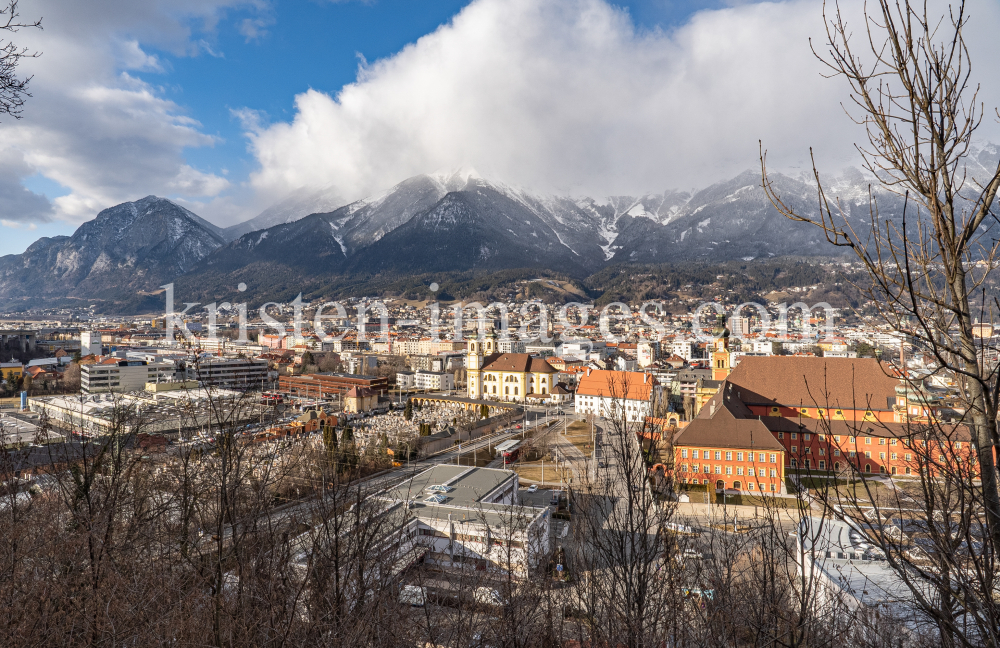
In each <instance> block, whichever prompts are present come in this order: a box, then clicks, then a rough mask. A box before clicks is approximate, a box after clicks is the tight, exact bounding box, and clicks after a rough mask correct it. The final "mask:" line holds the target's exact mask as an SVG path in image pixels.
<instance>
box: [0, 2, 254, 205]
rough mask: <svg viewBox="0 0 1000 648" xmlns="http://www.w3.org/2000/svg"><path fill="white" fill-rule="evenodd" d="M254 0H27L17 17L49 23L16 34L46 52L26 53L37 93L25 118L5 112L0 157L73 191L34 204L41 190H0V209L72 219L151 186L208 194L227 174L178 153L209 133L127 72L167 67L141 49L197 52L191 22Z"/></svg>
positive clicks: (203, 142)
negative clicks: (37, 55)
mask: <svg viewBox="0 0 1000 648" xmlns="http://www.w3.org/2000/svg"><path fill="white" fill-rule="evenodd" d="M250 3H251V2H250V1H249V0H170V1H169V2H168V1H166V0H102V2H101V3H90V2H79V0H23V1H22V2H21V3H20V10H21V15H22V17H24V18H35V17H39V16H41V17H43V27H44V30H41V31H38V30H30V29H25V30H21V31H20V32H19V33H18V34H15V35H14V37H13V40H14V41H15V42H16V43H17V44H19V45H23V46H25V47H28V48H30V49H31V50H36V51H39V52H42V56H41V57H40V58H37V59H30V60H25V61H24V62H23V63H22V68H21V70H20V72H21V73H23V74H33V75H34V78H33V80H32V81H31V86H30V89H31V91H32V94H33V98H32V99H30V100H29V102H28V104H27V106H26V109H25V111H24V117H23V119H21V120H20V121H15V120H13V119H10V118H7V117H4V118H2V119H0V159H9V160H15V159H16V160H17V161H18V163H19V165H20V166H19V167H18V168H19V169H20V176H19V179H20V178H23V177H24V176H27V175H31V174H33V173H39V174H42V175H44V176H45V177H47V178H49V179H50V180H54V181H56V182H58V183H59V184H61V185H63V186H65V187H67V188H68V189H69V192H70V193H69V194H68V195H65V196H62V197H60V198H57V199H56V200H55V201H53V202H54V204H53V205H51V206H48V207H47V208H46V206H44V205H43V206H42V207H41V208H39V204H40V201H42V202H44V201H45V199H44V198H43V197H41V196H38V195H36V194H31V193H30V192H25V191H24V190H21V191H20V192H18V191H13V190H6V191H5V190H2V189H0V218H3V219H5V220H8V221H24V220H31V219H37V218H38V217H39V215H40V214H44V216H45V217H48V218H50V217H55V218H57V219H61V220H67V221H70V222H79V221H82V220H87V219H89V218H92V217H93V216H94V214H96V212H97V211H99V210H101V209H103V208H105V207H108V206H110V205H113V204H116V203H118V202H121V201H123V200H131V199H135V198H137V197H141V196H143V195H146V194H150V193H156V194H160V195H188V196H213V195H216V194H218V193H219V192H220V191H222V190H224V189H225V188H226V187H228V186H229V181H228V180H226V179H225V178H222V177H220V176H217V175H214V174H211V173H204V172H201V171H198V170H196V169H194V168H193V167H191V166H190V165H189V164H187V163H186V162H185V159H184V149H185V148H186V147H195V146H210V145H212V144H213V139H212V138H211V137H208V136H206V135H204V134H203V133H202V132H201V131H200V128H199V124H198V123H197V122H196V121H194V120H193V119H191V118H190V117H188V116H186V115H185V113H184V111H183V110H182V108H181V107H180V106H178V105H176V104H175V103H173V102H171V101H169V100H167V99H164V98H163V96H162V93H160V92H159V91H158V90H157V89H156V88H154V87H151V86H150V85H148V84H146V83H144V82H142V81H140V80H138V79H137V78H136V77H135V76H133V75H130V74H129V72H130V71H133V72H134V71H159V70H162V69H163V63H162V62H161V61H160V60H159V59H158V58H157V57H156V56H154V55H151V54H149V53H147V52H146V51H144V49H143V47H146V48H149V47H150V46H155V47H157V48H160V49H163V50H167V51H172V52H175V53H177V54H195V53H197V50H198V49H199V48H202V49H203V47H202V46H201V45H199V39H197V38H196V37H195V36H193V35H192V29H194V30H195V31H200V30H205V29H209V30H210V29H212V27H213V25H214V22H215V21H216V20H217V17H218V15H219V12H220V11H222V10H224V9H225V8H226V7H227V6H231V5H237V4H250ZM192 25H194V28H192ZM5 184H9V182H6V183H5ZM26 193H27V194H28V198H30V199H27V198H26V195H25V194H26ZM31 197H33V198H31ZM33 209H34V211H32V210H33Z"/></svg>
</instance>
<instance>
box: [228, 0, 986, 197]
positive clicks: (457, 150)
mask: <svg viewBox="0 0 1000 648" xmlns="http://www.w3.org/2000/svg"><path fill="white" fill-rule="evenodd" d="M976 4H977V5H980V4H981V5H985V4H986V3H985V2H983V3H976ZM978 8H979V9H982V11H981V12H980V16H979V18H980V21H979V23H978V25H977V28H979V31H980V33H982V34H983V39H982V40H989V41H990V42H992V41H993V40H994V39H992V38H991V37H989V36H988V33H989V29H987V27H988V26H989V25H993V26H994V27H996V26H997V25H998V24H1000V21H998V20H997V11H996V10H995V7H993V6H992V5H989V6H986V7H978ZM820 11H821V7H820V5H819V4H818V3H816V2H814V1H813V0H801V1H798V2H787V3H774V4H772V3H761V4H751V5H744V6H739V7H734V8H728V9H723V10H712V11H704V12H700V13H698V14H696V15H694V16H693V18H692V19H691V20H690V21H689V22H688V23H686V24H685V25H683V26H682V27H680V28H678V29H676V30H673V31H669V32H663V31H653V32H643V31H638V30H637V29H636V28H635V26H634V23H633V22H632V20H631V19H630V17H629V15H628V14H627V13H625V12H624V11H622V10H620V9H617V8H615V7H614V6H612V5H611V4H609V3H607V2H605V1H604V0H544V1H539V0H476V1H475V2H473V3H471V4H470V5H469V6H468V7H466V8H465V9H464V10H463V11H462V12H461V13H460V14H458V15H457V16H456V17H455V18H454V19H453V20H452V22H451V23H450V24H448V25H445V26H442V27H441V28H440V29H438V30H437V31H436V32H434V33H432V34H429V35H427V36H425V37H423V38H421V39H420V40H418V41H417V42H416V43H414V44H413V45H411V46H409V47H406V48H405V49H403V50H402V51H400V52H399V53H397V54H396V55H394V56H392V57H390V58H387V59H385V60H380V61H378V62H375V63H373V64H370V65H366V66H363V67H362V68H361V70H360V72H359V76H358V79H357V82H356V83H354V84H352V85H349V86H346V87H344V88H343V89H342V91H341V92H340V93H338V94H337V96H336V97H331V96H329V95H326V94H323V93H321V92H317V91H309V92H306V93H303V94H301V95H299V96H298V97H296V102H295V105H296V114H295V117H294V119H293V120H292V121H291V122H288V123H285V122H282V123H274V124H260V123H258V122H257V121H255V120H252V119H249V120H247V123H248V136H249V138H250V145H251V149H252V151H253V152H254V154H255V155H256V156H257V159H258V161H259V164H260V168H259V170H258V171H257V172H256V173H254V174H253V176H252V183H253V186H254V187H256V188H257V189H258V190H259V191H260V192H262V194H264V195H280V194H281V193H283V192H285V191H288V190H290V189H294V188H296V187H299V186H303V185H317V186H318V185H327V184H330V183H333V185H334V186H335V187H336V188H337V189H338V190H339V191H340V192H341V195H344V196H348V197H359V196H363V195H365V194H368V193H370V192H373V191H377V190H379V189H381V188H383V187H386V186H388V185H390V184H392V183H393V182H397V181H399V180H401V179H403V178H405V177H407V176H410V175H413V174H416V173H421V172H427V171H429V170H438V169H447V168H452V167H455V166H459V165H465V164H468V165H473V166H475V167H476V168H477V169H478V170H479V171H480V172H482V173H484V174H485V175H488V176H495V177H499V178H501V179H503V180H506V181H508V182H512V183H516V184H519V185H522V186H528V187H534V188H537V189H542V190H549V191H556V192H566V193H587V194H591V195H598V196H599V195H608V194H615V193H622V192H641V191H650V190H656V189H663V188H667V187H681V188H685V187H691V186H704V185H705V184H706V183H707V182H711V181H714V180H718V179H721V178H724V177H727V176H729V175H732V174H735V173H738V172H740V171H742V170H744V169H747V168H752V167H753V166H754V165H755V164H756V162H757V152H758V145H757V142H758V140H759V139H760V140H763V141H764V143H765V146H767V147H768V148H769V149H770V151H771V152H772V155H773V158H774V161H775V163H776V164H778V165H780V166H781V167H783V168H785V169H789V168H795V167H798V166H804V165H805V164H807V160H808V147H809V146H814V147H815V149H816V151H817V152H818V155H819V159H820V160H821V161H822V162H823V163H825V164H828V165H830V166H831V167H834V168H835V169H839V168H840V165H843V164H847V163H849V162H852V161H853V160H854V152H853V150H852V147H851V142H852V141H854V140H856V139H857V138H858V137H860V136H863V132H860V131H859V130H858V128H857V127H856V126H854V125H853V124H851V122H850V120H848V119H847V118H846V116H845V115H844V113H843V110H842V108H841V106H840V102H841V101H842V100H843V99H844V94H843V91H844V85H843V83H842V82H840V81H836V80H828V79H824V78H822V77H821V75H820V72H821V71H822V67H821V66H820V65H819V63H818V62H817V61H816V59H815V58H814V57H813V55H812V53H811V52H810V49H809V38H810V37H813V38H814V39H815V38H817V37H819V38H820V42H822V29H823V22H822V17H821V13H820ZM984 18H985V20H984ZM980 65H981V66H985V67H989V65H990V63H989V60H984V59H980ZM993 96H994V97H995V96H996V95H995V94H994V95H993Z"/></svg>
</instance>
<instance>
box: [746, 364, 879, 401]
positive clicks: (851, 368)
mask: <svg viewBox="0 0 1000 648" xmlns="http://www.w3.org/2000/svg"><path fill="white" fill-rule="evenodd" d="M891 371H892V368H891V367H889V366H888V365H885V364H882V363H880V362H879V361H878V360H875V359H874V358H819V357H801V356H799V357H796V356H744V357H743V358H742V359H741V360H740V363H739V364H738V365H736V368H735V369H733V372H732V373H731V374H730V375H729V377H728V379H727V380H728V382H730V383H732V385H733V389H735V390H737V391H738V392H739V393H738V396H739V398H740V400H742V401H743V402H744V403H747V404H750V405H784V406H787V407H824V408H826V407H838V408H848V409H868V408H870V409H872V410H883V411H884V410H890V409H892V404H893V403H894V402H895V400H896V386H897V385H899V380H898V379H897V378H895V377H894V376H893V375H891V373H890V372H891Z"/></svg>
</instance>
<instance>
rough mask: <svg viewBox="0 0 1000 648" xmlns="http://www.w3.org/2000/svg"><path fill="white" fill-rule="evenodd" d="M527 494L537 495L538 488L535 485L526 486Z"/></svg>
mask: <svg viewBox="0 0 1000 648" xmlns="http://www.w3.org/2000/svg"><path fill="white" fill-rule="evenodd" d="M528 492H529V493H537V492H538V486H537V485H536V484H532V485H531V486H528Z"/></svg>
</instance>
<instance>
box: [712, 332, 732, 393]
mask: <svg viewBox="0 0 1000 648" xmlns="http://www.w3.org/2000/svg"><path fill="white" fill-rule="evenodd" d="M713 334H714V335H715V342H714V343H713V350H712V380H725V379H726V377H727V376H729V374H730V373H731V372H732V370H733V368H732V365H731V362H732V361H731V356H730V354H729V329H728V328H726V327H725V325H724V324H723V323H722V320H721V319H720V321H719V326H718V327H717V328H716V329H715V331H714V332H713Z"/></svg>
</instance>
